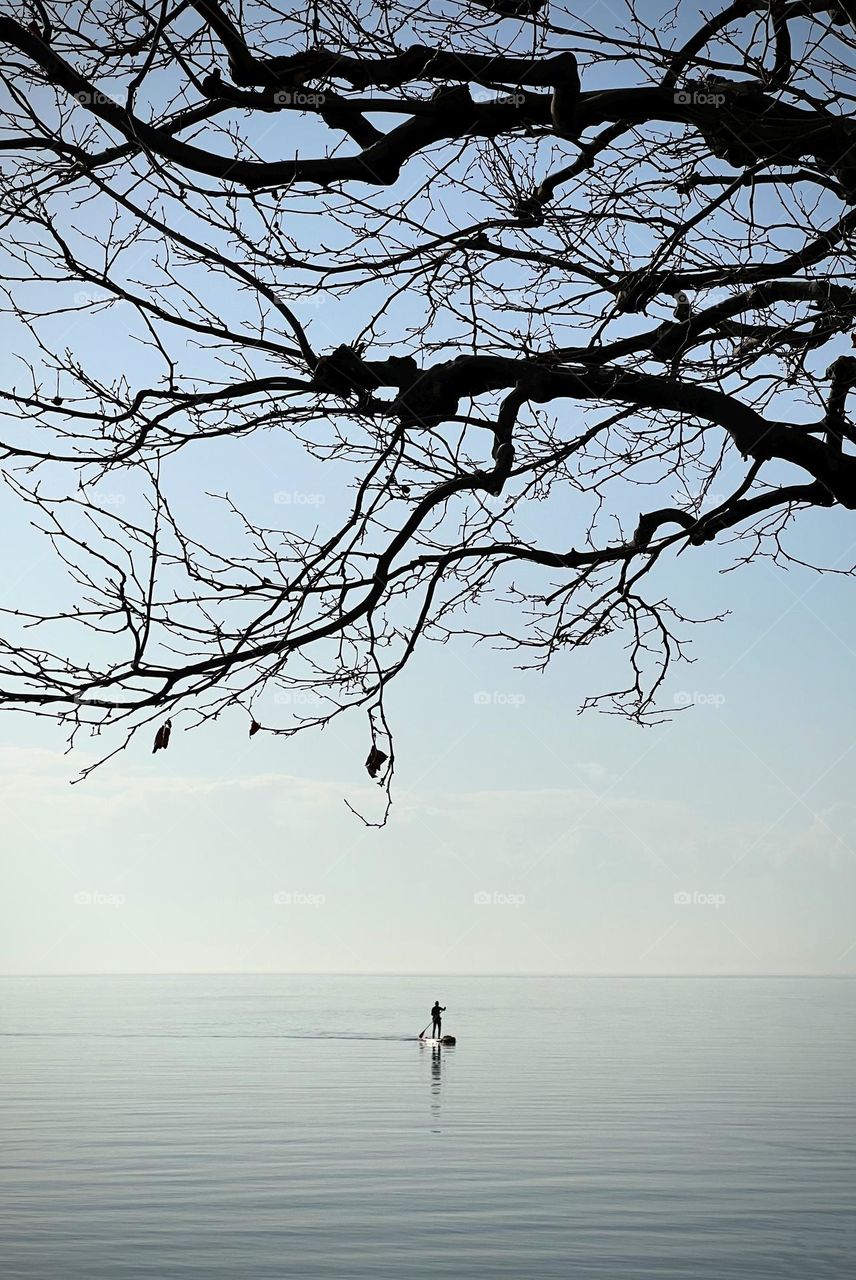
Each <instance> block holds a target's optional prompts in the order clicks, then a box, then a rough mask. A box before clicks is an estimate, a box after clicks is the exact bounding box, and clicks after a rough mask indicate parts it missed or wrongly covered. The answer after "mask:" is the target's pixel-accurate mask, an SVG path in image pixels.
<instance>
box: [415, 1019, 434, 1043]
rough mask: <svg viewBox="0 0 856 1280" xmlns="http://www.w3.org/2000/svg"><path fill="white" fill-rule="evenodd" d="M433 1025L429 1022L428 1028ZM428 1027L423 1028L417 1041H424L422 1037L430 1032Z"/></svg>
mask: <svg viewBox="0 0 856 1280" xmlns="http://www.w3.org/2000/svg"><path fill="white" fill-rule="evenodd" d="M431 1025H432V1024H431V1023H430V1022H429V1023H428V1027H430V1026H431ZM428 1027H423V1028H422V1030H421V1031H420V1032H419V1035H418V1037H417V1039H419V1040H421V1039H422V1037H423V1036H424V1034H425V1032H426V1031H427V1030H428Z"/></svg>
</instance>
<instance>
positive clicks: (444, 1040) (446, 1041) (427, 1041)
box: [419, 1036, 457, 1044]
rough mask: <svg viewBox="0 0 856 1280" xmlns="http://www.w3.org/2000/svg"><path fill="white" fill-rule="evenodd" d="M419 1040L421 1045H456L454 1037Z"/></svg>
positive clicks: (421, 1037) (425, 1037)
mask: <svg viewBox="0 0 856 1280" xmlns="http://www.w3.org/2000/svg"><path fill="white" fill-rule="evenodd" d="M419 1039H420V1040H421V1041H422V1043H423V1044H457V1040H456V1039H455V1037H454V1036H440V1037H439V1039H438V1038H437V1036H420V1037H419Z"/></svg>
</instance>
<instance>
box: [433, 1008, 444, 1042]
mask: <svg viewBox="0 0 856 1280" xmlns="http://www.w3.org/2000/svg"><path fill="white" fill-rule="evenodd" d="M445 1012H446V1006H445V1005H441V1004H440V1001H439V1000H435V1002H434V1008H433V1009H432V1010H431V1035H432V1036H436V1037H437V1039H438V1040H439V1038H440V1014H441V1013H445Z"/></svg>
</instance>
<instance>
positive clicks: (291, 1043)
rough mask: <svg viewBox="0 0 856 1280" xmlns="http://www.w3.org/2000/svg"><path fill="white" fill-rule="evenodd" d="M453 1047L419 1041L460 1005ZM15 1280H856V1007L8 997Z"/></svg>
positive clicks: (778, 988)
mask: <svg viewBox="0 0 856 1280" xmlns="http://www.w3.org/2000/svg"><path fill="white" fill-rule="evenodd" d="M438 996H439V997H440V1000H441V1003H444V1004H446V1005H447V1006H448V1012H447V1014H446V1017H445V1022H444V1031H449V1032H452V1033H454V1034H456V1035H457V1036H458V1043H457V1045H456V1046H455V1047H454V1048H451V1049H436V1050H432V1049H431V1048H428V1047H426V1046H424V1045H420V1044H419V1043H418V1042H417V1041H415V1040H414V1039H413V1037H415V1036H416V1035H418V1033H419V1031H420V1030H421V1029H422V1026H423V1025H424V1023H425V1022H426V1021H427V1019H428V1010H429V1009H430V1006H431V1004H432V1002H433V1000H434V999H435V997H438ZM0 997H2V1036H0V1054H2V1081H0V1123H2V1130H3V1135H4V1137H3V1151H4V1154H3V1170H2V1179H3V1181H2V1218H0V1275H2V1277H3V1280H78V1278H80V1280H100V1278H101V1277H105V1278H107V1277H109V1278H110V1280H125V1278H126V1277H157V1280H172V1278H173V1277H176V1278H178V1277H182V1278H183V1277H194V1278H195V1277H199V1280H219V1278H220V1277H229V1278H230V1280H234V1278H236V1277H240V1278H241V1280H244V1278H252V1280H275V1278H276V1277H283V1276H288V1277H299V1278H300V1280H315V1278H318V1280H320V1278H321V1277H331V1278H332V1277H335V1278H336V1280H350V1278H351V1277H354V1278H360V1277H395V1278H396V1280H422V1278H423V1277H428V1276H433V1277H435V1276H437V1275H441V1276H454V1277H456V1280H470V1278H478V1277H499V1276H515V1277H521V1280H541V1278H542V1277H550V1278H551V1280H552V1278H553V1277H562V1278H565V1277H572V1278H575V1280H587V1277H610V1280H617V1278H618V1277H632V1278H633V1280H642V1278H645V1277H656V1278H657V1280H659V1278H660V1277H681V1280H689V1278H692V1280H698V1278H699V1277H701V1278H706V1277H710V1278H711V1280H714V1277H715V1280H728V1278H729V1277H740V1278H741V1280H749V1278H750V1277H752V1280H758V1278H759V1277H760V1278H761V1280H766V1278H767V1277H769V1280H783V1278H784V1277H790V1276H793V1277H799V1280H816V1278H820V1277H827V1276H834V1277H844V1276H847V1277H851V1276H853V1275H854V1274H856V1230H854V1219H853V1210H854V1205H856V1124H854V1120H856V1101H854V1091H853V1077H854V1049H856V1035H854V1016H853V1015H854V1009H853V1005H854V997H856V983H854V982H852V981H848V980H825V979H818V980H811V979H797V980H790V979H778V980H766V979H616V978H588V979H586V978H448V977H447V978H442V979H426V978H380V977H369V978H366V977H348V978H338V977H289V976H279V975H272V976H249V975H248V976H237V975H226V976H221V977H210V976H206V977H186V976H182V977H121V978H118V977H117V978H8V979H2V980H0Z"/></svg>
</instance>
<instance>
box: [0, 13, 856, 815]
mask: <svg viewBox="0 0 856 1280" xmlns="http://www.w3.org/2000/svg"><path fill="white" fill-rule="evenodd" d="M854 19H856V11H854V7H853V6H849V5H844V4H819V3H811V2H808V3H788V2H787V0H783V2H782V3H775V4H763V5H760V4H751V3H744V2H742V0H738V2H736V3H732V4H730V5H727V6H724V7H723V8H722V9H721V10H720V11H719V12H718V13H717V14H714V15H712V16H707V17H704V16H701V15H700V14H699V13H696V12H695V11H690V10H689V9H688V7H687V6H683V5H682V6H680V8H679V10H675V11H674V13H670V12H668V11H666V10H663V12H662V13H660V14H658V15H655V14H653V13H651V14H649V13H648V12H647V10H646V11H645V13H644V14H643V13H642V12H641V11H639V10H637V9H636V8H635V7H634V6H633V5H632V4H627V5H626V7H625V9H624V17H623V19H622V20H620V21H616V26H615V29H614V30H612V31H606V32H604V31H599V30H597V29H596V28H595V27H593V26H591V25H587V24H586V23H585V22H584V21H583V20H581V19H578V18H576V17H575V16H574V15H573V14H572V13H571V12H570V11H565V10H563V9H562V7H561V5H558V4H551V5H549V6H548V5H546V4H545V3H541V2H540V0H526V2H525V3H524V2H523V0H460V2H458V0H436V2H435V3H433V4H431V5H429V6H428V7H425V6H416V7H414V6H409V5H407V4H397V3H390V4H387V5H384V6H382V7H377V6H375V5H373V4H369V3H359V2H358V3H357V4H353V3H350V2H349V3H348V4H341V3H334V4H331V5H325V6H323V7H322V6H310V7H309V8H308V9H306V10H305V11H303V10H301V11H299V12H297V13H295V14H294V15H293V16H291V17H289V16H283V14H282V12H280V9H279V7H277V6H274V5H273V4H271V3H269V0H249V2H248V3H245V4H243V5H241V6H240V7H238V6H233V5H231V4H228V3H221V2H220V0H191V2H190V3H169V2H167V0H164V3H159V4H157V5H154V6H146V5H144V4H141V3H137V2H136V0H117V2H116V3H114V4H111V5H104V4H101V3H95V2H94V0H83V2H82V3H80V4H76V5H74V6H71V5H68V4H66V3H64V0H63V2H57V3H53V4H50V3H47V0H44V2H43V0H38V3H34V4H32V5H28V4H27V3H24V2H23V0H22V3H21V5H20V6H19V7H18V10H17V12H16V13H15V14H14V15H13V14H4V15H0V50H2V54H0V57H2V104H1V105H0V110H2V116H3V126H2V130H0V162H2V179H3V181H2V188H0V216H2V222H1V223H0V226H2V239H0V246H2V270H0V278H2V284H0V288H2V293H0V299H2V301H3V304H4V305H3V316H2V323H3V324H4V326H5V342H6V348H7V350H8V351H10V353H11V354H12V357H13V359H12V361H10V365H9V371H8V372H7V374H6V375H5V378H4V384H3V387H2V390H0V456H2V460H3V468H4V478H5V481H6V488H7V494H8V509H9V511H10V519H11V520H13V521H14V520H15V519H16V518H17V519H20V518H21V513H23V516H24V520H25V524H26V523H31V524H32V526H33V527H34V528H35V529H38V530H39V531H40V536H41V538H42V539H43V541H44V543H45V545H46V546H47V548H48V549H49V550H50V552H51V553H52V559H51V562H50V563H51V566H52V567H51V570H50V573H51V575H52V576H51V579H50V580H51V584H52V585H51V592H52V593H54V592H55V594H56V598H55V600H54V602H53V603H47V604H46V602H45V600H44V598H43V595H42V596H41V597H40V595H39V592H38V590H36V591H35V592H34V593H29V594H28V588H29V587H31V586H33V584H32V583H30V582H24V583H21V584H19V586H18V587H17V588H16V592H15V596H14V598H11V599H6V600H5V601H4V609H3V617H4V619H5V630H4V634H3V638H2V641H0V703H2V704H3V705H5V706H6V707H7V708H11V709H18V710H26V711H29V712H32V713H34V714H38V715H46V716H51V717H55V718H58V719H60V720H61V721H62V722H63V723H65V724H66V725H67V726H68V727H69V730H70V733H71V739H72V741H75V740H76V737H77V735H78V734H79V732H80V731H81V730H84V729H86V730H89V731H93V732H101V731H102V730H104V729H106V728H108V727H110V726H113V727H115V729H116V730H117V731H118V732H117V733H116V736H115V738H114V739H113V740H111V745H110V746H109V747H108V752H109V753H112V752H113V751H115V750H120V749H121V748H122V747H123V746H124V745H125V744H126V743H127V742H128V741H129V740H130V739H131V738H132V737H133V736H134V734H135V733H137V732H138V731H139V730H140V729H141V727H143V726H146V725H150V724H152V722H154V723H155V724H156V726H157V728H158V735H157V737H156V740H155V748H156V750H161V749H165V748H166V747H167V746H168V745H169V741H170V732H169V728H170V727H171V723H172V720H173V719H175V720H176V727H181V728H187V727H192V726H193V725H197V724H200V723H203V722H205V721H207V720H208V719H211V718H213V717H216V716H218V715H220V714H221V713H222V712H224V711H225V710H226V709H228V708H230V707H235V706H239V707H243V708H244V709H245V710H246V712H247V715H248V724H249V732H250V735H251V736H255V735H256V734H257V733H259V732H262V731H267V732H272V733H279V734H284V735H286V736H288V735H291V734H293V733H296V732H298V731H299V730H300V729H302V728H304V727H306V725H308V724H316V725H318V724H325V723H327V722H328V721H329V720H331V719H332V718H334V717H335V716H337V715H339V714H341V713H342V712H343V711H345V710H347V709H348V708H353V707H363V708H364V709H365V710H366V711H367V712H368V715H369V723H370V742H369V747H370V750H369V755H368V759H367V762H366V767H367V768H368V771H369V773H370V774H371V776H372V777H375V778H376V779H377V780H378V781H379V782H380V783H381V784H382V785H383V786H384V787H385V788H386V789H387V792H388V788H389V783H390V781H391V778H392V771H393V767H394V759H395V757H394V751H393V749H392V743H391V735H390V727H389V724H388V721H387V718H386V714H385V706H384V697H385V692H386V689H387V687H388V685H389V683H390V681H391V680H392V679H393V678H394V677H396V676H397V675H398V674H399V672H400V671H401V670H402V669H403V668H404V667H405V666H406V664H407V662H408V659H409V658H410V655H411V654H412V652H413V650H414V647H415V645H416V644H417V643H418V642H419V641H420V640H421V639H423V638H424V639H431V638H433V639H435V640H439V641H440V642H444V641H445V640H446V639H447V638H448V637H449V636H450V635H452V634H455V633H463V634H466V635H472V636H475V637H476V638H496V639H499V640H500V641H501V642H502V643H504V644H511V645H513V646H515V647H517V648H518V649H519V651H520V652H521V653H522V654H523V655H524V658H525V661H526V664H527V665H535V666H539V665H543V664H544V663H545V662H547V661H549V660H550V658H551V657H553V655H555V654H556V653H557V652H558V651H560V650H566V649H568V648H571V649H572V648H574V647H578V646H580V645H585V644H588V643H590V642H591V641H592V640H594V639H596V638H598V637H601V636H605V635H609V634H612V633H614V632H617V631H620V632H623V634H625V635H626V637H627V640H628V644H629V657H630V676H629V680H628V683H627V684H626V685H624V686H623V687H620V688H618V689H617V690H613V691H610V692H609V693H607V694H603V695H593V696H592V698H590V699H589V700H588V703H590V704H592V705H594V704H597V705H601V706H602V707H604V709H606V710H611V711H618V712H621V713H622V714H627V715H630V716H631V717H633V718H635V719H637V720H639V721H640V722H645V721H649V720H652V719H656V718H657V717H658V716H659V714H660V713H659V711H658V709H657V702H656V698H657V693H658V690H659V689H660V688H661V686H662V681H663V679H664V677H665V674H666V671H667V669H668V664H669V662H670V661H671V660H672V659H673V658H674V657H675V656H679V655H680V654H681V652H682V645H683V643H684V639H683V637H684V634H685V630H686V627H685V624H686V623H687V622H688V619H687V618H686V617H685V616H684V615H683V614H682V613H681V611H680V609H679V608H678V605H677V603H676V602H675V601H672V600H670V599H669V592H668V590H667V589H666V588H664V587H663V585H662V581H663V578H664V573H667V571H666V570H665V566H666V565H667V564H668V563H669V561H670V560H671V559H672V558H673V557H674V556H675V555H677V554H679V553H680V552H684V551H687V550H691V549H693V548H695V547H698V546H700V545H702V544H705V543H709V542H711V541H713V540H715V539H718V538H721V536H722V535H727V536H728V538H729V539H731V540H732V541H734V542H735V543H736V544H737V548H738V552H737V560H738V562H740V561H741V560H745V559H751V558H754V557H756V556H764V555H768V556H770V557H772V559H773V560H774V561H776V562H782V561H786V560H787V559H788V556H789V554H790V553H789V552H788V551H787V550H786V549H785V543H784V541H783V535H784V534H785V532H786V531H787V530H788V529H789V528H790V526H791V525H792V524H793V522H794V520H795V517H796V516H797V515H798V513H799V512H801V511H803V510H805V509H806V508H819V509H828V508H833V507H840V508H843V509H844V510H847V511H850V510H854V509H856V454H854V451H853V446H854V444H856V434H855V433H854V427H853V422H852V420H851V418H850V417H849V413H848V404H849V397H850V393H851V391H852V390H853V388H854V386H856V356H854V355H852V354H850V349H851V347H852V342H851V337H850V335H851V334H852V333H853V331H854V329H856V289H854V288H853V286H852V284H851V278H852V267H853V256H854V232H856V124H854V122H853V119H852V114H853V111H852V108H853V102H854V89H855V88H856V85H854V79H855V78H856V76H854V53H856V26H854ZM242 451H243V452H242ZM274 452H275V455H276V462H275V464H273V463H272V462H271V458H272V457H273V454H274ZM242 457H243V458H245V459H246V460H247V461H246V466H245V467H242V465H241V463H240V459H241V458H242ZM261 457H263V458H264V462H263V463H262V464H261V465H262V466H268V467H271V466H272V467H273V469H274V470H275V471H280V470H281V472H282V473H283V474H285V473H289V474H290V473H294V474H295V475H298V476H299V477H300V478H299V482H297V487H295V488H294V490H293V491H288V493H287V494H286V498H287V499H288V501H287V502H284V503H282V504H280V505H279V506H277V508H276V511H275V515H274V516H273V517H271V516H269V515H268V516H266V515H265V513H264V507H263V506H262V507H260V506H259V505H258V502H259V492H258V491H256V492H255V494H250V493H248V492H247V489H248V486H247V484H246V483H244V482H245V481H247V480H248V479H249V478H250V472H251V470H252V468H253V467H255V466H256V465H257V459H258V458H261ZM185 459H186V460H187V461H184V460H185ZM208 467H210V468H212V476H213V475H215V473H216V468H217V467H220V468H224V467H225V469H226V471H225V475H228V476H229V477H231V478H232V481H231V482H230V481H229V480H226V482H225V483H218V482H217V480H216V479H212V481H211V482H210V485H211V486H213V488H214V490H215V491H216V493H217V494H219V499H218V498H217V497H215V496H213V495H212V496H210V498H209V499H206V498H205V493H206V492H207V490H208V488H209V482H208V481H207V480H206V481H205V482H204V483H203V482H202V481H201V480H200V481H199V482H198V483H197V482H196V479H195V478H196V476H197V475H198V476H200V477H201V476H202V475H203V474H207V472H206V468H208ZM255 474H256V473H255V472H253V475H255ZM225 475H224V476H221V477H220V479H221V480H223V479H224V478H225ZM328 476H329V479H326V478H325V477H328ZM312 477H320V478H312ZM313 484H314V485H316V486H317V488H316V489H312V488H309V487H307V486H309V485H313ZM250 487H252V486H250ZM236 491H240V492H241V497H240V498H238V497H236V496H233V494H234V493H235V492H236ZM640 495H641V496H642V500H641V501H640ZM253 498H254V499H255V506H254V505H253ZM301 498H303V499H305V501H303V502H301ZM310 499H312V501H310ZM322 499H323V504H322V501H321V500H322ZM218 501H219V509H220V512H221V516H220V522H219V524H217V525H214V524H213V523H212V521H211V519H210V517H209V516H208V515H206V512H207V511H208V510H209V508H210V504H211V503H216V502H218ZM535 504H537V510H538V511H539V512H543V511H547V512H548V513H552V523H551V524H550V525H549V527H551V528H553V529H555V530H559V529H561V530H562V531H563V532H562V535H561V541H560V543H559V544H558V545H553V546H550V545H543V541H542V538H540V537H538V536H535V535H534V534H533V533H532V531H531V526H532V523H533V522H532V519H531V512H532V511H533V510H534V509H535ZM543 504H547V505H546V507H545V506H544V505H543ZM274 505H275V506H276V503H275V504H274ZM322 505H323V511H322V510H321V506H322ZM283 506H285V507H287V508H288V511H287V512H286V511H285V510H283ZM640 506H641V507H642V508H643V509H642V511H641V512H640V509H639V508H640ZM286 514H288V515H289V516H290V519H289V520H288V521H286V520H285V519H284V518H283V517H284V516H285V515H286ZM538 526H539V527H546V526H544V522H543V520H541V519H539V521H538ZM797 558H799V557H797ZM655 582H656V583H657V584H659V585H656V586H655V585H654V584H655ZM60 583H63V584H64V585H63V586H62V587H60V586H59V584H60ZM492 598H493V603H491V600H492ZM497 598H501V600H504V601H506V602H510V605H511V615H510V616H509V615H508V614H507V613H503V612H502V609H501V607H500V604H499V603H498V599H497ZM475 605H479V606H481V614H480V613H479V611H477V610H475V609H474V607H473V606H475ZM479 616H482V617H483V619H484V625H483V626H482V627H479V625H478V622H477V618H478V617H479ZM271 689H276V690H280V691H284V696H287V697H288V698H290V699H291V700H292V701H291V704H290V705H291V707H292V711H293V714H292V715H291V716H289V715H288V714H287V713H286V714H285V715H284V716H282V715H280V716H279V717H277V716H276V715H275V714H274V713H273V712H272V711H271V709H270V708H266V707H265V700H264V699H265V692H266V691H270V690H271ZM303 695H305V697H306V698H307V699H308V698H310V697H311V699H312V701H311V702H305V701H300V700H299V696H303ZM295 708H297V709H296V710H295ZM165 726H166V728H165Z"/></svg>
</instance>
